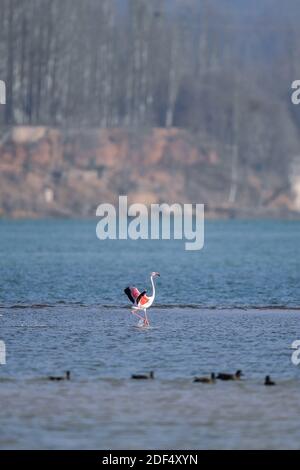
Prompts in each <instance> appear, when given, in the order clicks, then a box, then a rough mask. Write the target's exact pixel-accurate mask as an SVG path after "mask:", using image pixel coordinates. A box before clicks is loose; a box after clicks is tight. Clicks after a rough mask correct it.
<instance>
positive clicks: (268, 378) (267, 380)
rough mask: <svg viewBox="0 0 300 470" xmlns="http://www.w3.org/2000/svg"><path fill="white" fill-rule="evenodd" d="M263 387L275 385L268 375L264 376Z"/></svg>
mask: <svg viewBox="0 0 300 470" xmlns="http://www.w3.org/2000/svg"><path fill="white" fill-rule="evenodd" d="M265 385H276V383H275V382H273V381H272V380H271V377H270V376H269V375H266V377H265Z"/></svg>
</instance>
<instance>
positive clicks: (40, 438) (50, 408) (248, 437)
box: [0, 220, 300, 449]
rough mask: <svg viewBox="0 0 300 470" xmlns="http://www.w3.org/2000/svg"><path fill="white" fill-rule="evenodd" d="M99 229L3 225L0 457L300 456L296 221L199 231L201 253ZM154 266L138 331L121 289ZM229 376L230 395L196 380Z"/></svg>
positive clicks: (144, 279) (143, 280) (89, 224)
mask: <svg viewBox="0 0 300 470" xmlns="http://www.w3.org/2000/svg"><path fill="white" fill-rule="evenodd" d="M95 226H96V222H95V221H3V220H2V221H0V279H1V283H0V307H1V308H0V315H1V316H0V339H2V340H4V341H5V343H6V348H7V364H6V365H5V366H4V365H3V366H0V400H1V404H2V406H1V408H0V422H1V429H0V448H47V449H59V448H70V449H76V448H77V449H80V448H83V449H88V448H99V449H103V448H111V449H114V448H123V449H126V448H130V449H135V448H165V449H166V448H178V449H183V448H199V449H201V448H208V449H212V448H222V449H224V448H225V449H227V448H263V449H267V448H268V449H269V448H299V447H300V446H299V442H300V440H299V437H300V436H299V414H300V402H299V374H300V366H299V367H296V366H294V365H293V364H292V363H291V352H292V351H291V350H290V346H291V343H292V341H294V340H295V339H300V332H299V314H300V301H299V288H298V280H299V276H298V272H299V261H300V255H299V249H298V245H299V241H298V240H299V232H300V223H299V222H279V221H278V222H275V221H257V222H256V221H252V222H251V221H247V222H246V221H222V222H209V223H206V233H205V235H206V240H205V248H204V250H202V251H200V252H186V251H185V250H184V244H183V242H181V241H171V242H160V241H153V242H151V241H144V242H130V241H128V242H126V241H122V242H119V241H108V242H100V241H99V240H97V239H96V236H95ZM153 270H155V271H160V273H161V278H160V279H159V280H158V281H157V298H156V302H155V305H154V306H153V307H152V309H151V310H150V312H149V316H150V319H151V323H152V326H153V328H152V329H150V330H142V331H140V330H138V329H136V328H135V327H134V325H135V320H134V318H133V317H131V316H130V314H129V311H128V309H127V308H126V306H127V304H128V303H127V301H126V297H125V296H124V295H123V293H122V291H123V288H124V287H125V286H126V285H127V284H130V283H133V284H137V285H138V286H140V287H141V288H144V287H148V288H149V289H150V285H149V279H148V273H149V272H151V271H153ZM238 368H241V369H242V370H243V372H244V373H245V378H244V380H243V381H241V382H240V383H239V382H233V383H225V382H218V383H217V384H215V385H202V384H193V383H192V377H193V376H194V375H197V374H209V373H210V372H212V371H216V372H218V371H227V370H228V371H235V370H236V369H238ZM67 369H70V370H71V373H72V380H71V381H70V382H59V383H56V382H55V383H53V382H49V381H48V380H47V376H48V375H51V374H61V373H63V372H64V371H65V370H67ZM150 370H154V371H155V375H156V378H155V380H153V381H143V382H138V381H137V382H135V381H132V380H130V375H131V374H132V373H135V372H144V371H150ZM267 373H268V374H271V376H272V378H274V380H276V382H277V386H276V387H270V388H267V387H264V386H263V379H264V376H265V375H266V374H267Z"/></svg>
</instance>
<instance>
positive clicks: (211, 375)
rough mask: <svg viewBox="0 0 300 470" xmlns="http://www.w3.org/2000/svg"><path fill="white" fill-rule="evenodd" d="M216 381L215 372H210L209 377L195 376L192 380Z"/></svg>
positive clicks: (208, 382) (206, 382) (201, 381)
mask: <svg viewBox="0 0 300 470" xmlns="http://www.w3.org/2000/svg"><path fill="white" fill-rule="evenodd" d="M215 381H216V376H215V373H214V372H212V373H211V374H210V377H195V378H194V380H193V382H199V383H202V384H214V383H215Z"/></svg>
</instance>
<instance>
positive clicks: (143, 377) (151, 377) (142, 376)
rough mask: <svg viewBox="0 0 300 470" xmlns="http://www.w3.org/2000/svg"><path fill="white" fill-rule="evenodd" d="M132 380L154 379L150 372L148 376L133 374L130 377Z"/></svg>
mask: <svg viewBox="0 0 300 470" xmlns="http://www.w3.org/2000/svg"><path fill="white" fill-rule="evenodd" d="M131 378H132V379H136V380H147V379H154V372H153V370H151V372H149V374H133V375H132V376H131Z"/></svg>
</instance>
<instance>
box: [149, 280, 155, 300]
mask: <svg viewBox="0 0 300 470" xmlns="http://www.w3.org/2000/svg"><path fill="white" fill-rule="evenodd" d="M150 279H151V284H152V296H151V297H153V298H154V297H155V284H154V281H153V277H152V276H150Z"/></svg>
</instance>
